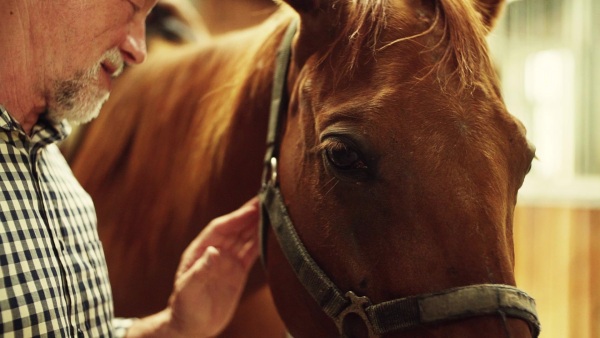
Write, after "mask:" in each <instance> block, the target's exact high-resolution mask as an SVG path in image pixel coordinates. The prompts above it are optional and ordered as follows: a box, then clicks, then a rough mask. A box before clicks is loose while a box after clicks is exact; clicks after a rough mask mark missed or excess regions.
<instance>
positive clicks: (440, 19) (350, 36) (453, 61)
mask: <svg viewBox="0 0 600 338" xmlns="http://www.w3.org/2000/svg"><path fill="white" fill-rule="evenodd" d="M345 1H347V0H345ZM432 3H433V5H434V7H435V11H436V12H435V14H434V15H435V16H436V17H435V19H434V20H432V23H431V26H430V27H428V28H427V29H426V30H424V31H423V32H422V33H419V34H415V35H412V36H407V37H403V38H401V39H398V40H395V41H392V42H389V41H381V40H380V38H381V36H382V33H383V32H384V30H385V29H386V28H387V27H388V25H389V23H390V22H391V20H389V19H390V18H389V15H390V12H391V10H390V7H391V4H390V0H350V1H347V3H346V6H347V9H348V10H347V13H344V15H346V17H344V18H339V19H340V20H338V22H340V23H341V26H340V27H339V28H338V30H339V34H338V35H337V38H336V40H335V41H334V42H333V43H332V44H331V47H330V48H329V49H328V50H327V51H326V52H325V53H324V54H323V56H322V58H321V61H322V62H326V59H327V58H328V57H330V56H331V55H332V54H333V53H334V52H335V54H336V55H339V57H340V58H341V60H336V66H337V67H336V74H337V76H338V77H340V78H343V77H345V76H348V75H351V74H352V73H353V71H354V70H355V69H356V68H357V67H358V65H359V62H360V58H361V56H362V55H364V51H365V50H371V52H372V54H373V55H375V54H376V53H377V51H378V50H380V49H382V48H387V47H389V46H390V45H393V44H395V43H399V42H403V41H407V40H412V39H416V38H418V37H421V36H424V35H427V34H434V33H435V32H436V28H437V27H436V25H441V28H442V30H443V32H442V34H441V35H440V36H441V39H442V41H439V43H438V44H436V46H435V48H438V46H445V47H443V48H445V50H444V51H443V56H442V58H441V59H440V60H439V62H438V63H436V64H435V65H434V66H433V67H432V69H431V71H430V72H429V73H428V74H436V73H437V72H441V71H442V69H444V67H446V66H450V69H454V73H455V75H457V76H458V78H459V83H460V84H461V88H459V89H460V90H463V89H468V88H473V87H475V86H477V87H480V88H482V89H484V91H488V90H489V89H490V88H492V87H493V86H492V87H490V84H491V83H493V82H494V81H490V80H491V78H492V75H493V74H494V69H493V67H492V62H491V60H490V58H489V55H488V50H487V44H486V40H485V39H486V35H487V33H488V28H487V26H486V25H485V24H484V22H483V21H482V19H481V16H480V14H479V13H478V12H477V10H476V7H475V6H474V4H473V3H472V2H471V1H464V0H432ZM340 65H344V66H342V68H341V69H339V66H340Z"/></svg>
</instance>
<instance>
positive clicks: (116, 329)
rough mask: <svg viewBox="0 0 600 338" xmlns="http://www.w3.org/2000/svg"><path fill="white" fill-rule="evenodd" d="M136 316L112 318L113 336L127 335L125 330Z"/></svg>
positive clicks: (123, 337) (118, 337)
mask: <svg viewBox="0 0 600 338" xmlns="http://www.w3.org/2000/svg"><path fill="white" fill-rule="evenodd" d="M134 320H136V318H113V320H112V325H113V333H114V337H115V338H125V336H126V335H127V330H129V328H130V327H131V325H132V324H133V321H134Z"/></svg>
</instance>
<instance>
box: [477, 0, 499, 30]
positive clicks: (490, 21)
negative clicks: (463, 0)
mask: <svg viewBox="0 0 600 338" xmlns="http://www.w3.org/2000/svg"><path fill="white" fill-rule="evenodd" d="M473 1H474V6H475V8H476V9H477V11H478V12H479V14H480V15H481V19H482V21H483V24H484V25H485V26H486V27H487V29H488V32H489V31H491V30H492V29H493V28H494V25H495V24H496V21H497V19H498V17H499V16H500V13H501V12H502V9H503V8H504V5H505V3H506V1H505V0H473Z"/></svg>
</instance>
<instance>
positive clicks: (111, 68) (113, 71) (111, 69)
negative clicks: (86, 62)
mask: <svg viewBox="0 0 600 338" xmlns="http://www.w3.org/2000/svg"><path fill="white" fill-rule="evenodd" d="M101 65H102V69H104V71H105V72H106V73H108V75H110V76H111V77H115V76H117V75H119V74H118V73H119V69H120V68H121V67H119V66H116V65H114V64H112V63H109V62H102V64H101Z"/></svg>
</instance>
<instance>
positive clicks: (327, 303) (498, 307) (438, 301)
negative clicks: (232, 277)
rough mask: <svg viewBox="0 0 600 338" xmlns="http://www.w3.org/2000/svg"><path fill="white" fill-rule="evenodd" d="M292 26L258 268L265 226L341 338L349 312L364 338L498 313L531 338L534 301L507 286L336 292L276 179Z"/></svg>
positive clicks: (271, 138)
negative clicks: (380, 298) (382, 294)
mask: <svg viewBox="0 0 600 338" xmlns="http://www.w3.org/2000/svg"><path fill="white" fill-rule="evenodd" d="M297 24H298V23H297V20H294V22H292V24H291V25H290V26H289V27H288V29H287V32H286V33H285V36H284V39H283V42H282V44H281V46H280V48H279V50H278V53H277V64H276V69H275V75H274V82H273V91H272V99H271V112H270V120H269V130H268V135H267V152H266V155H265V169H264V171H263V180H262V182H263V183H262V188H261V191H260V194H259V195H260V203H261V227H260V238H261V259H262V260H263V264H264V263H266V259H267V257H266V239H267V230H268V229H267V228H268V226H269V225H268V224H271V227H272V228H273V232H274V233H275V237H276V238H277V240H278V242H279V246H280V247H281V249H282V251H283V253H284V255H285V257H286V258H287V260H288V262H289V263H290V265H291V266H292V268H293V270H294V272H295V273H296V276H297V277H298V279H299V281H300V282H301V283H302V285H303V286H304V288H305V289H306V290H307V291H308V292H309V294H310V295H311V296H312V297H313V298H314V300H315V301H316V302H317V303H318V304H319V306H320V307H321V309H322V310H323V311H324V312H325V313H326V314H327V315H328V316H329V317H330V318H331V319H332V320H333V321H334V322H335V324H336V326H337V328H338V330H339V332H340V335H341V336H342V337H346V333H345V332H344V320H345V318H346V316H347V315H349V314H355V315H358V316H359V317H360V318H361V319H362V320H363V321H364V323H365V325H366V327H367V330H368V332H369V338H377V337H381V336H382V335H384V334H386V333H389V332H393V331H398V330H406V329H410V328H415V327H419V326H423V325H433V324H439V323H444V322H448V321H456V320H461V319H465V318H469V317H474V316H481V315H498V314H499V315H501V316H502V317H503V318H505V317H507V316H508V317H515V318H520V319H523V320H525V321H526V322H527V323H528V324H529V326H530V329H531V331H532V333H533V335H534V337H537V336H538V335H539V332H540V323H539V321H538V317H537V313H536V310H535V301H534V300H533V299H532V298H531V297H529V295H527V293H525V292H523V291H521V290H519V289H517V288H515V287H513V286H510V285H502V284H479V285H470V286H465V287H459V288H453V289H448V290H444V291H441V292H436V293H430V294H422V295H417V296H411V297H406V298H399V299H395V300H391V301H386V302H382V303H378V304H372V303H371V301H370V300H369V298H367V297H361V296H358V295H356V294H355V293H354V292H353V291H348V292H346V293H344V292H342V291H341V290H340V289H339V288H338V287H337V286H336V285H335V284H334V283H333V281H331V279H330V278H329V277H328V276H327V275H326V274H325V272H323V270H321V268H320V267H319V266H318V265H317V263H316V262H315V261H314V259H313V258H312V257H311V256H310V254H309V253H308V251H307V249H306V247H305V246H304V244H302V241H301V240H300V238H299V237H298V234H297V232H296V230H295V228H294V225H293V223H292V220H291V218H290V216H289V213H288V211H287V208H286V206H285V202H284V199H283V196H282V194H281V191H280V189H279V186H278V184H279V183H278V179H277V173H278V169H277V158H278V156H279V143H278V137H279V129H280V126H279V123H280V119H279V117H280V115H281V114H284V113H285V112H286V111H287V106H288V102H287V101H288V95H287V88H286V80H287V72H288V67H289V62H290V53H291V42H292V39H293V37H294V34H295V32H296V27H297Z"/></svg>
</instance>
